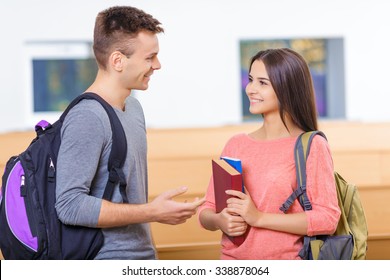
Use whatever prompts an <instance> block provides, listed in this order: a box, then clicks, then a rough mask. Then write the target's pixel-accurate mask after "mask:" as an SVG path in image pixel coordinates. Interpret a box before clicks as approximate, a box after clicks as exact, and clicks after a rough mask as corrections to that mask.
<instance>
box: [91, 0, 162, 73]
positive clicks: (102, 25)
mask: <svg viewBox="0 0 390 280" xmlns="http://www.w3.org/2000/svg"><path fill="white" fill-rule="evenodd" d="M160 25H161V23H160V22H159V21H158V20H157V19H155V18H153V17H152V16H151V15H150V14H147V13H145V12H144V11H142V10H140V9H137V8H134V7H130V6H115V7H111V8H108V9H106V10H104V11H101V12H100V13H99V14H98V15H97V17H96V21H95V29H94V40H93V51H94V53H95V57H96V61H97V63H98V64H99V67H102V68H103V69H105V68H106V64H107V60H108V57H109V55H110V54H111V53H112V52H113V51H115V50H118V51H120V52H122V53H123V54H125V55H126V56H130V55H131V54H132V53H133V52H134V50H133V49H131V47H130V46H131V43H130V40H131V39H132V38H134V37H136V36H137V35H138V33H139V32H140V31H149V32H152V33H154V34H157V33H160V32H164V29H163V28H162V27H161V26H160Z"/></svg>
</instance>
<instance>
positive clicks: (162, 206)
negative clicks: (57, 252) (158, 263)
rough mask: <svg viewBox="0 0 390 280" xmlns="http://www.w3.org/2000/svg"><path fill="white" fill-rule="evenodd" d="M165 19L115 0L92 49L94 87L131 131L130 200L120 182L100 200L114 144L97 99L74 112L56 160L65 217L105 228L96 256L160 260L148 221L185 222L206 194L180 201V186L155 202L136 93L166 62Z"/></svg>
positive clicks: (100, 22)
mask: <svg viewBox="0 0 390 280" xmlns="http://www.w3.org/2000/svg"><path fill="white" fill-rule="evenodd" d="M160 32H163V28H162V27H160V22H159V21H158V20H156V19H155V18H153V17H152V16H151V15H149V14H146V13H145V12H143V11H141V10H139V9H136V8H133V7H112V8H109V9H107V10H104V11H102V12H100V13H99V14H98V16H97V18H96V23H95V30H94V44H93V49H94V53H95V57H96V61H97V63H98V68H99V70H98V73H97V76H96V79H95V81H94V83H93V84H92V85H91V86H90V87H89V88H88V89H87V92H94V93H96V94H98V95H100V96H101V97H102V98H103V99H105V100H106V101H107V102H108V103H109V104H110V105H111V106H112V107H113V108H114V109H115V111H116V113H117V115H118V117H119V119H120V121H121V123H122V125H123V128H124V130H125V133H126V138H127V143H128V151H127V158H126V162H125V166H124V169H123V170H124V172H125V176H126V178H127V189H126V195H127V198H128V201H129V203H123V202H122V197H121V194H120V192H119V190H118V189H116V190H115V191H114V194H113V198H112V201H106V200H103V199H100V198H99V197H102V194H103V190H104V187H105V184H106V181H107V178H108V172H107V162H108V157H109V153H110V151H111V143H112V141H111V135H112V132H111V127H110V123H109V119H108V116H107V114H106V112H105V110H104V109H103V107H101V105H100V104H99V103H98V102H96V101H94V100H83V101H81V102H80V103H79V104H78V105H77V106H76V107H74V108H73V109H72V110H71V111H70V112H69V114H68V115H67V117H66V119H65V122H64V124H63V127H62V143H61V148H60V151H59V155H58V161H57V167H58V168H57V170H58V171H57V186H58V187H57V193H56V198H57V202H56V210H57V213H58V216H59V218H60V220H61V221H62V222H63V223H65V224H72V225H83V226H89V227H99V228H103V233H104V238H105V241H104V245H103V247H102V248H101V250H100V252H99V253H98V255H97V257H96V258H97V259H155V258H156V252H155V248H154V246H153V242H152V237H151V233H150V228H149V224H148V223H149V222H160V223H166V224H172V225H175V224H180V223H184V222H185V221H186V220H187V219H188V218H190V217H191V216H192V215H194V214H195V213H196V210H197V208H198V206H199V205H201V204H202V203H203V200H196V201H194V202H188V203H180V202H176V201H174V200H173V199H172V198H173V197H175V196H178V195H180V194H182V193H184V192H186V188H185V187H182V188H178V189H173V190H169V191H167V192H165V193H162V194H161V195H159V196H158V197H157V198H155V199H154V200H153V201H152V202H150V203H148V201H147V197H148V184H147V162H146V149H147V147H146V145H147V144H146V128H145V120H144V115H143V111H142V108H141V105H140V104H139V102H138V101H137V100H136V99H135V98H133V97H132V96H131V95H130V94H131V91H132V90H146V89H147V88H148V83H149V80H150V77H151V76H152V74H153V73H154V71H155V70H158V69H160V67H161V65H160V62H159V60H158V58H157V55H158V52H159V44H158V39H157V34H158V33H160Z"/></svg>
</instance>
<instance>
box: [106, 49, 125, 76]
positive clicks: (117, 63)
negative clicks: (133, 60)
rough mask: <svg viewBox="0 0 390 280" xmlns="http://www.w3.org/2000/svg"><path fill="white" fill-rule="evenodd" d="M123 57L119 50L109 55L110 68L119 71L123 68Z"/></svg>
mask: <svg viewBox="0 0 390 280" xmlns="http://www.w3.org/2000/svg"><path fill="white" fill-rule="evenodd" d="M124 59H125V56H124V55H123V54H122V53H121V52H119V51H115V52H113V53H112V54H111V55H110V58H109V64H110V65H111V67H112V69H114V70H115V71H118V72H121V71H122V70H123V62H124Z"/></svg>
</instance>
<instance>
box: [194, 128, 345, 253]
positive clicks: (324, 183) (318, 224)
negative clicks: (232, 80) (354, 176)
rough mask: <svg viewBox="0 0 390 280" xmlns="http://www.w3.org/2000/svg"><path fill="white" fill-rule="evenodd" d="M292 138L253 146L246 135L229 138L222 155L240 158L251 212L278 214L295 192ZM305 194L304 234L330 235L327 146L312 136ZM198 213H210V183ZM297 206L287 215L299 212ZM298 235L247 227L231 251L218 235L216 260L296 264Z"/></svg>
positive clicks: (332, 209) (331, 185) (334, 218)
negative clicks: (292, 261)
mask: <svg viewBox="0 0 390 280" xmlns="http://www.w3.org/2000/svg"><path fill="white" fill-rule="evenodd" d="M295 141H296V137H293V138H282V139H277V140H270V141H257V140H254V139H252V138H250V137H249V136H248V135H246V134H238V135H236V136H234V137H232V138H231V139H230V140H229V141H228V142H227V144H226V146H225V148H224V150H223V152H222V155H223V156H229V157H235V158H240V159H241V161H242V166H243V176H244V184H245V187H246V188H247V190H248V192H249V193H250V195H251V197H252V200H253V202H254V204H255V205H256V207H257V208H258V209H259V210H260V211H262V212H267V213H281V214H282V213H283V212H281V211H280V210H279V207H280V206H281V205H282V204H283V203H284V202H285V200H286V199H287V198H288V197H289V196H290V194H291V193H292V191H293V190H294V189H296V188H297V182H296V175H295V163H294V156H293V150H294V145H295ZM307 194H308V197H309V199H310V201H311V204H312V206H313V210H311V211H308V212H306V215H307V222H308V229H307V234H308V235H318V234H331V233H333V232H334V231H335V230H336V227H337V223H338V219H339V216H340V209H339V207H338V203H337V193H336V188H335V181H334V177H333V161H332V157H331V153H330V149H329V146H328V143H327V141H326V140H325V139H324V138H322V137H320V136H316V137H315V138H314V139H313V142H312V146H311V149H310V156H309V159H308V161H307ZM206 199H207V201H206V203H205V204H204V205H202V206H201V208H200V209H199V213H200V212H201V211H202V210H204V209H206V208H211V209H213V210H215V199H214V188H213V180H212V178H211V179H210V184H209V187H208V190H207V194H206ZM302 211H303V209H302V208H301V206H300V204H299V202H298V201H295V202H294V204H293V205H292V206H291V208H290V210H289V213H295V212H302ZM302 240H303V238H302V236H299V235H295V234H290V233H285V232H278V231H273V230H268V229H263V228H251V229H250V231H249V233H248V235H247V237H246V239H245V241H244V243H243V244H242V245H241V246H239V247H237V246H235V245H234V244H233V243H232V242H231V241H230V240H229V239H228V238H227V237H226V236H225V235H223V236H222V242H221V244H222V252H221V259H285V260H287V259H300V258H299V256H298V252H299V250H300V249H301V247H302Z"/></svg>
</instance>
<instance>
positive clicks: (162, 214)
mask: <svg viewBox="0 0 390 280" xmlns="http://www.w3.org/2000/svg"><path fill="white" fill-rule="evenodd" d="M187 189H188V188H187V187H180V188H177V189H172V190H169V191H166V192H164V193H162V194H160V195H159V196H157V197H156V198H155V199H154V200H153V201H152V202H151V203H150V206H151V211H153V213H152V215H153V221H155V222H159V223H163V224H170V225H177V224H182V223H184V222H185V221H186V220H187V219H189V218H191V217H192V216H193V215H195V214H196V210H197V209H198V207H199V206H200V205H202V204H203V203H204V202H205V198H202V199H199V198H196V199H195V200H194V201H193V202H177V201H175V200H173V198H175V197H177V196H179V195H182V194H184V193H185V192H186V191H187Z"/></svg>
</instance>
